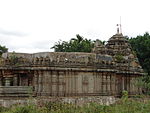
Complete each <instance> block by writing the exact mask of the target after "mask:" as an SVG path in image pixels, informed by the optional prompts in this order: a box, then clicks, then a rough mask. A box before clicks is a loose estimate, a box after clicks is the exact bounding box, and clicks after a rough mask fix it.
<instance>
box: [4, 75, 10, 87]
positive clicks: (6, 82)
mask: <svg viewBox="0 0 150 113" xmlns="http://www.w3.org/2000/svg"><path fill="white" fill-rule="evenodd" d="M10 85H11V78H9V77H6V78H5V86H10Z"/></svg>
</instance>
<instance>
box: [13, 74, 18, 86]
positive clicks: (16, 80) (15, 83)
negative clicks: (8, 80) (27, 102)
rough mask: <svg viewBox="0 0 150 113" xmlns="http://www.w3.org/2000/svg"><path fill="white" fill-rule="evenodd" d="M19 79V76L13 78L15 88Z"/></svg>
mask: <svg viewBox="0 0 150 113" xmlns="http://www.w3.org/2000/svg"><path fill="white" fill-rule="evenodd" d="M17 83H18V77H17V75H14V77H13V86H17V85H18V84H17Z"/></svg>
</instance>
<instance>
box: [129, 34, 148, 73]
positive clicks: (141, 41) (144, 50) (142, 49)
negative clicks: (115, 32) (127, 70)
mask: <svg viewBox="0 0 150 113" xmlns="http://www.w3.org/2000/svg"><path fill="white" fill-rule="evenodd" d="M129 42H130V44H131V46H132V48H133V50H134V51H135V52H136V55H137V57H138V59H139V62H140V64H141V65H142V67H143V69H144V70H145V71H146V72H147V73H148V74H150V35H149V33H148V32H146V33H145V34H144V35H143V36H142V35H139V36H137V37H135V38H130V39H129Z"/></svg>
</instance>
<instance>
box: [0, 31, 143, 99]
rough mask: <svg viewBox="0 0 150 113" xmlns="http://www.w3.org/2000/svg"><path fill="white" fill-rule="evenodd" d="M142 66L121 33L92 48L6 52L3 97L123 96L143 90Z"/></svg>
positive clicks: (1, 68) (1, 62)
mask: <svg viewBox="0 0 150 113" xmlns="http://www.w3.org/2000/svg"><path fill="white" fill-rule="evenodd" d="M141 76H143V69H142V67H141V66H140V64H139V61H138V59H137V57H136V55H135V53H134V52H133V51H132V48H131V45H130V44H129V42H128V41H127V40H126V38H125V37H124V36H123V35H122V33H119V32H118V33H117V34H115V35H113V36H112V37H111V38H110V39H109V40H108V42H107V44H106V45H103V44H102V43H101V42H100V41H99V40H96V42H95V46H94V48H93V52H91V53H84V52H42V53H34V54H26V53H4V54H3V55H2V57H1V58H0V97H28V96H30V95H32V96H34V97H41V96H46V97H56V96H57V97H69V96H103V95H107V96H110V95H112V96H120V95H121V93H122V91H123V90H126V91H128V93H129V95H135V94H141V93H142V89H141V88H140V87H139V86H138V85H137V84H136V80H137V78H138V77H141Z"/></svg>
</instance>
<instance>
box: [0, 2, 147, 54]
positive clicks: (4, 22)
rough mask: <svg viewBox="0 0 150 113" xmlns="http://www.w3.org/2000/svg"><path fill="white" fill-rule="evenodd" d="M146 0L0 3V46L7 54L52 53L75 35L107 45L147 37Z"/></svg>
mask: <svg viewBox="0 0 150 113" xmlns="http://www.w3.org/2000/svg"><path fill="white" fill-rule="evenodd" d="M149 4H150V1H149V0H0V45H2V46H6V47H7V48H9V52H13V51H15V52H21V53H36V52H52V51H53V50H52V49H50V48H51V47H52V46H53V45H54V44H55V43H56V42H58V41H59V40H63V41H69V40H70V39H71V38H75V37H76V34H80V35H81V36H83V37H85V38H88V39H92V40H95V39H100V40H105V41H107V40H108V39H109V38H110V37H111V36H112V35H114V34H116V32H117V30H116V29H117V27H116V24H119V23H120V17H121V25H122V33H123V35H125V36H129V37H136V36H137V35H143V34H144V33H145V32H149V33H150V6H149Z"/></svg>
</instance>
